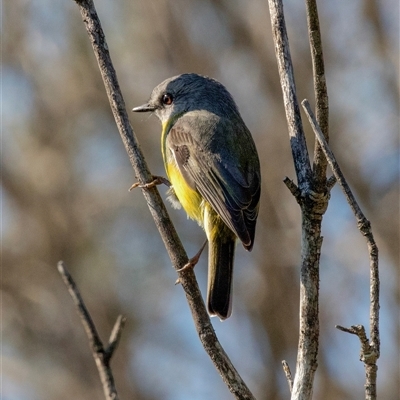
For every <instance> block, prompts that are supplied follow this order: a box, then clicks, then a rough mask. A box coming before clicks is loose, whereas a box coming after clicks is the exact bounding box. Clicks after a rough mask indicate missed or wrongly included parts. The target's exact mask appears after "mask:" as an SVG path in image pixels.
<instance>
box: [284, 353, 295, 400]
mask: <svg viewBox="0 0 400 400" xmlns="http://www.w3.org/2000/svg"><path fill="white" fill-rule="evenodd" d="M282 368H283V372H284V373H285V375H286V380H287V383H288V385H289V390H290V393H292V389H293V377H292V372H291V371H290V367H289V364H288V363H287V361H286V360H283V361H282Z"/></svg>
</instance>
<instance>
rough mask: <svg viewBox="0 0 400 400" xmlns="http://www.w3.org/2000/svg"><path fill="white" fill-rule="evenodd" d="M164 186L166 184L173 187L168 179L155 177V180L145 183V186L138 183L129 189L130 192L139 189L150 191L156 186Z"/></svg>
mask: <svg viewBox="0 0 400 400" xmlns="http://www.w3.org/2000/svg"><path fill="white" fill-rule="evenodd" d="M162 184H164V185H166V186H168V187H171V182H170V181H169V180H168V179H167V178H164V177H163V176H158V175H153V180H152V181H151V182H149V183H145V184H141V183H140V182H136V183H134V184H133V185H132V186H131V187H130V188H129V191H132V190H133V189H135V188H137V187H139V188H142V189H150V188H152V187H154V186H156V185H162Z"/></svg>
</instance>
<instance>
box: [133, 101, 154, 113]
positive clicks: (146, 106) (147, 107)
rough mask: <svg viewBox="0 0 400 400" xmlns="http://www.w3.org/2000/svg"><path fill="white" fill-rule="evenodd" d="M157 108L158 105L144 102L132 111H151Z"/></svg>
mask: <svg viewBox="0 0 400 400" xmlns="http://www.w3.org/2000/svg"><path fill="white" fill-rule="evenodd" d="M155 109H156V107H154V106H152V105H151V104H149V103H146V104H142V105H141V106H139V107H135V108H133V109H132V111H134V112H150V111H154V110H155Z"/></svg>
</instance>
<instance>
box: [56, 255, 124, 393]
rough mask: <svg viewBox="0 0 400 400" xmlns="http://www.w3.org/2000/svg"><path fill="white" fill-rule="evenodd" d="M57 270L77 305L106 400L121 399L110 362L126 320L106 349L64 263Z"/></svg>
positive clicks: (116, 328) (120, 319)
mask: <svg viewBox="0 0 400 400" xmlns="http://www.w3.org/2000/svg"><path fill="white" fill-rule="evenodd" d="M57 268H58V272H59V273H60V275H61V277H62V278H63V281H64V283H65V285H66V286H67V288H68V291H69V293H70V295H71V297H72V299H73V301H74V303H75V306H76V309H77V311H78V315H79V317H80V318H81V321H82V325H83V327H84V329H85V332H86V335H87V337H88V339H89V344H90V348H91V350H92V354H93V358H94V360H95V362H96V366H97V370H98V371H99V375H100V379H101V383H102V385H103V391H104V396H105V398H106V400H118V398H119V397H118V393H117V388H116V387H115V381H114V376H113V373H112V369H111V367H110V361H111V357H112V356H113V354H114V351H115V349H116V348H117V346H118V342H119V339H120V338H121V333H122V329H123V328H124V325H125V318H124V317H123V316H122V315H120V316H119V317H118V318H117V321H116V322H115V325H114V328H113V329H112V331H111V335H110V339H109V341H108V346H106V347H105V346H104V345H103V342H102V341H101V339H100V336H99V334H98V333H97V329H96V326H95V324H94V322H93V320H92V317H91V316H90V313H89V311H88V309H87V308H86V305H85V303H84V301H83V299H82V296H81V294H80V292H79V290H78V287H77V286H76V283H75V281H74V280H73V278H72V276H71V274H70V273H69V272H68V270H67V268H66V267H65V265H64V263H63V262H62V261H60V262H59V263H58V265H57Z"/></svg>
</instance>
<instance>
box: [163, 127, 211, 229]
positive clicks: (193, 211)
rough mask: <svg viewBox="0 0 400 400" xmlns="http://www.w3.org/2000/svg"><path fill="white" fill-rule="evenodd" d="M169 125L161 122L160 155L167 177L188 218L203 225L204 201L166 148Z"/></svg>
mask: <svg viewBox="0 0 400 400" xmlns="http://www.w3.org/2000/svg"><path fill="white" fill-rule="evenodd" d="M168 129H169V127H168V126H167V124H163V132H162V137H161V146H162V155H163V159H164V165H165V170H166V172H167V175H168V179H169V181H170V182H171V184H172V188H173V190H174V192H175V195H176V197H177V198H178V200H179V202H180V203H181V205H182V207H183V209H184V210H185V211H186V213H187V215H188V216H189V218H191V219H194V220H195V221H197V222H198V224H199V225H201V226H203V213H204V203H205V202H204V201H203V198H202V196H201V195H200V193H199V192H198V191H197V190H194V189H192V188H191V187H190V186H189V185H188V184H187V183H186V180H185V178H184V177H183V176H182V174H181V172H180V171H179V168H178V166H177V165H176V161H175V159H174V157H173V155H172V154H170V150H169V149H167V148H166V133H167V131H168Z"/></svg>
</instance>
